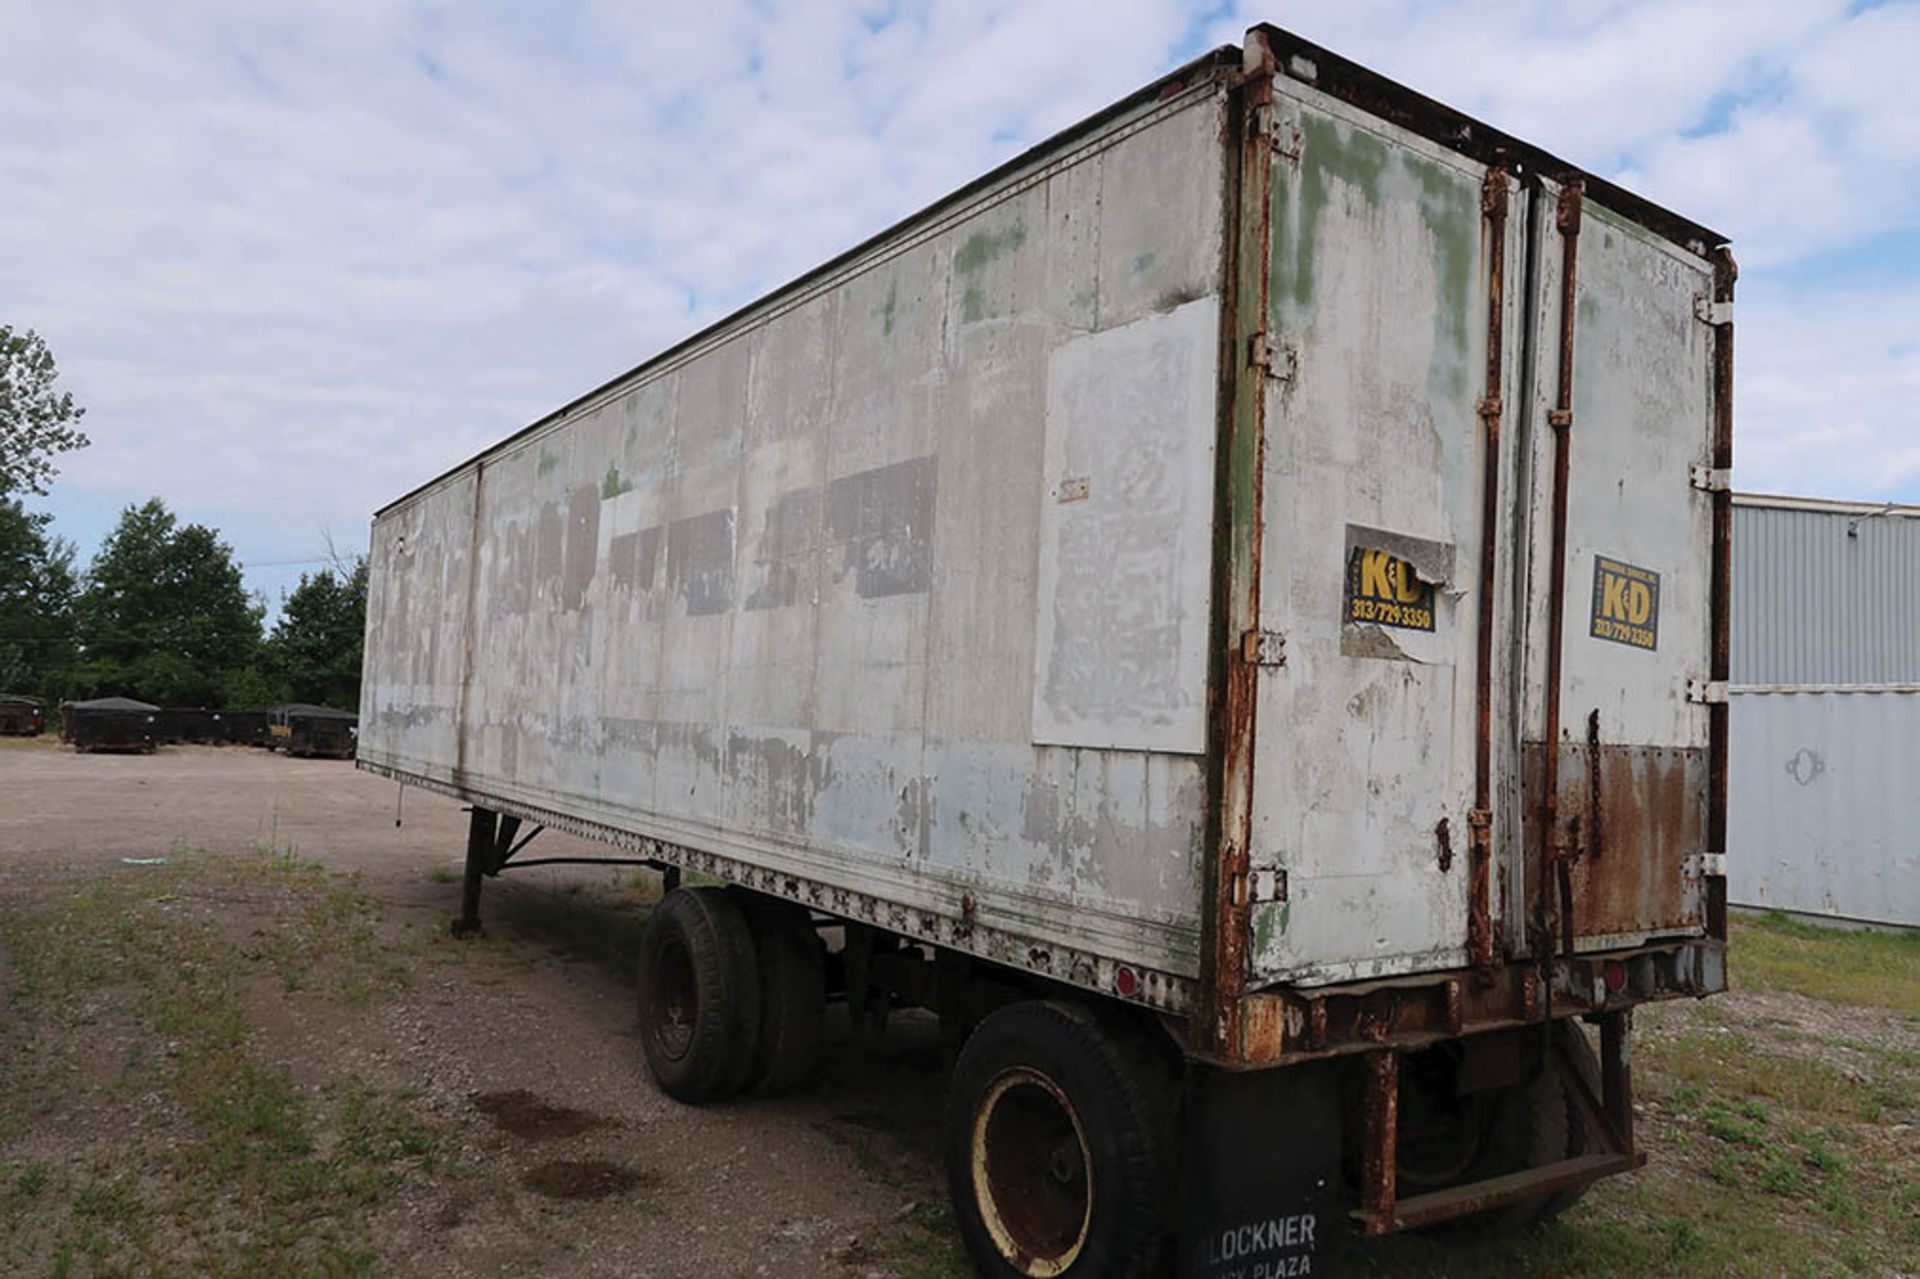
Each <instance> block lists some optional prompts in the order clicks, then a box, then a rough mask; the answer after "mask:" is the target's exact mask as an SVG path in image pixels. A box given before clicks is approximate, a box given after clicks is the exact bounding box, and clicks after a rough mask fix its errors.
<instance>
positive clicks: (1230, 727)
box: [1194, 40, 1275, 1058]
mask: <svg viewBox="0 0 1920 1279" xmlns="http://www.w3.org/2000/svg"><path fill="white" fill-rule="evenodd" d="M1274 71H1275V68H1274V66H1273V61H1272V58H1271V55H1270V54H1269V53H1268V52H1267V50H1266V47H1265V44H1264V42H1263V41H1260V40H1249V41H1248V44H1247V48H1246V56H1245V61H1244V64H1243V67H1242V70H1241V75H1240V79H1239V83H1238V86H1237V87H1236V89H1235V91H1234V92H1235V97H1234V99H1232V102H1231V105H1230V107H1229V110H1228V113H1227V115H1228V120H1227V129H1228V131H1229V133H1228V139H1227V142H1228V148H1227V155H1228V157H1229V159H1228V163H1229V166H1230V168H1231V173H1230V180H1229V181H1228V183H1227V184H1226V199H1227V202H1228V207H1227V214H1228V216H1227V220H1226V226H1227V228H1228V230H1227V235H1226V237H1225V238H1226V241H1227V243H1226V246H1225V249H1224V252H1225V254H1226V261H1225V265H1224V271H1225V275H1224V279H1225V281H1226V285H1225V287H1226V289H1227V291H1228V298H1227V301H1226V304H1225V305H1224V306H1223V308H1222V316H1221V324H1222V353H1223V358H1222V361H1221V401H1220V413H1221V420H1220V431H1221V436H1222V439H1221V447H1220V449H1219V450H1218V455H1219V471H1218V475H1217V478H1216V481H1215V488H1216V495H1217V496H1216V509H1217V510H1218V511H1219V512H1220V517H1219V519H1218V520H1217V521H1216V523H1215V529H1216V533H1215V545H1214V569H1213V572H1214V581H1215V583H1216V584H1217V585H1216V590H1215V599H1216V601H1217V602H1216V604H1215V607H1214V620H1213V631H1214V635H1213V639H1214V642H1213V643H1212V645H1211V649H1212V652H1213V659H1212V661H1211V662H1210V663H1209V665H1210V668H1211V674H1210V679H1209V683H1208V697H1209V701H1210V702H1211V706H1210V712H1209V715H1208V722H1209V725H1210V731H1209V737H1210V741H1209V743H1208V773H1209V776H1210V781H1211V795H1212V802H1211V803H1209V804H1208V805H1207V810H1208V815H1207V826H1208V829H1207V838H1206V850H1207V853H1206V855H1207V861H1208V863H1209V865H1208V873H1207V875H1206V877H1205V879H1204V880H1203V882H1204V883H1205V884H1206V885H1207V888H1206V892H1205V894H1204V900H1203V902H1202V905H1201V945H1200V979H1201V991H1202V995H1203V1000H1204V1003H1203V1007H1202V1010H1201V1011H1202V1016H1203V1018H1204V1021H1203V1022H1202V1027H1201V1029H1200V1032H1199V1033H1198V1034H1197V1035H1195V1036H1194V1037H1195V1039H1197V1040H1199V1041H1200V1042H1201V1043H1202V1044H1204V1045H1205V1046H1206V1049H1207V1050H1208V1051H1209V1053H1210V1054H1211V1055H1213V1056H1218V1057H1225V1058H1232V1057H1235V1056H1237V1055H1238V1053H1239V1044H1240V1041H1241V1037H1242V1031H1243V1016H1244V1012H1245V1009H1244V1007H1243V1002H1242V996H1243V995H1244V994H1245V993H1246V984H1247V944H1248V934H1249V919H1250V916H1251V909H1250V905H1249V901H1248V898H1249V893H1248V884H1247V880H1248V871H1249V869H1250V867H1251V865H1252V838H1253V757H1254V746H1255V741H1256V737H1255V732H1254V729H1255V719H1256V714H1257V709H1258V707H1257V703H1258V699H1259V692H1260V688H1259V684H1260V670H1261V668H1260V666H1259V664H1258V663H1257V662H1256V661H1249V660H1248V655H1247V654H1246V653H1245V652H1244V651H1243V648H1242V646H1241V645H1240V644H1239V643H1238V637H1239V636H1241V635H1244V634H1246V633H1247V632H1248V631H1250V630H1252V629H1254V628H1256V627H1258V626H1259V624H1260V552H1261V541H1262V535H1261V530H1262V519H1261V510H1262V502H1263V491H1262V490H1263V485H1264V470H1265V450H1266V401H1267V385H1266V375H1265V374H1264V372H1261V371H1259V370H1257V369H1256V370H1251V371H1250V370H1249V369H1247V368H1246V367H1245V365H1244V361H1243V360H1242V359H1241V358H1240V352H1242V351H1244V350H1246V349H1247V345H1246V344H1247V342H1248V341H1249V340H1250V337H1251V335H1252V334H1253V333H1256V332H1264V331H1265V329H1266V325H1267V314H1268V310H1269V306H1268V303H1269V290H1270V287H1271V281H1270V278H1269V277H1270V271H1269V262H1268V259H1269V256H1270V255H1269V252H1268V247H1269V242H1270V240H1271V237H1272V222H1273V202H1272V199H1271V195H1272V188H1273V148H1272V146H1271V144H1270V141H1269V139H1268V137H1267V135H1266V133H1265V132H1264V131H1263V129H1262V128H1261V124H1262V123H1263V117H1264V115H1265V113H1267V112H1269V111H1270V109H1271V107H1272V103H1273V77H1274Z"/></svg>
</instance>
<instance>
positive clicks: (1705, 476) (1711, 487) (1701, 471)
mask: <svg viewBox="0 0 1920 1279" xmlns="http://www.w3.org/2000/svg"><path fill="white" fill-rule="evenodd" d="M1687 483H1689V484H1691V485H1693V487H1695V488H1697V489H1700V490H1702V491H1704V492H1707V493H1729V492H1732V491H1733V470H1732V468H1730V467H1725V466H1706V465H1704V464H1702V463H1699V462H1694V463H1691V464H1690V465H1689V466H1688V467H1687Z"/></svg>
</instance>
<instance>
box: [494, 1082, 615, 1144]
mask: <svg viewBox="0 0 1920 1279" xmlns="http://www.w3.org/2000/svg"><path fill="white" fill-rule="evenodd" d="M471 1100H472V1101H473V1108H474V1109H475V1110H477V1111H479V1112H480V1113H481V1114H483V1115H485V1116H486V1117H487V1118H489V1119H491V1120H493V1126H494V1127H496V1128H498V1129H499V1130H500V1131H501V1132H504V1133H506V1134H508V1135H509V1136H513V1137H519V1138H521V1139H522V1140H525V1141H548V1140H552V1139H555V1138H559V1137H577V1136H579V1135H580V1134H581V1133H583V1132H592V1131H593V1130H594V1129H596V1128H605V1127H608V1126H609V1124H610V1121H609V1120H607V1119H604V1118H602V1117H601V1116H599V1115H596V1114H593V1113H591V1112H590V1111H585V1110H575V1109H574V1108H573V1107H572V1106H556V1105H553V1104H552V1103H551V1102H547V1101H542V1100H541V1099H540V1098H539V1097H537V1096H535V1095H534V1094H533V1093H530V1092H528V1091H527V1090H526V1089H524V1088H515V1089H512V1090H510V1091H508V1092H483V1093H475V1094H474V1095H473V1097H472V1099H471Z"/></svg>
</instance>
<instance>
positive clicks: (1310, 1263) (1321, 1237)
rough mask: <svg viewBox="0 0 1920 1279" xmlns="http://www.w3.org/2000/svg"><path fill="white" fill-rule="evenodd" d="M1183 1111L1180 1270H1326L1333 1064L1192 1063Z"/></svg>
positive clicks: (1242, 1273)
mask: <svg viewBox="0 0 1920 1279" xmlns="http://www.w3.org/2000/svg"><path fill="white" fill-rule="evenodd" d="M1182 1120H1183V1123H1182V1128H1183V1132H1182V1137H1181V1146H1182V1154H1183V1160H1182V1169H1183V1174H1182V1176H1181V1196H1182V1202H1181V1205H1180V1219H1181V1230H1180V1239H1181V1245H1180V1272H1179V1273H1180V1279H1288V1277H1289V1276H1294V1275H1321V1274H1325V1273H1327V1271H1326V1258H1327V1256H1328V1254H1329V1253H1330V1251H1331V1249H1332V1247H1333V1244H1334V1240H1333V1239H1332V1238H1331V1237H1330V1236H1331V1235H1332V1233H1333V1232H1334V1231H1336V1230H1339V1229H1340V1228H1341V1216H1340V1150H1341V1146H1340V1141H1341V1138H1340V1090H1339V1081H1338V1075H1337V1073H1336V1072H1335V1071H1334V1070H1332V1069H1330V1068H1328V1067H1327V1066H1325V1065H1309V1066H1295V1067H1289V1068H1288V1069H1285V1070H1263V1071H1253V1072H1248V1073H1235V1072H1230V1071H1224V1070H1215V1069H1212V1068H1210V1067H1207V1066H1201V1065H1198V1064H1194V1065H1190V1066H1189V1067H1188V1069H1187V1077H1186V1085H1185V1090H1184V1093H1183V1096H1182Z"/></svg>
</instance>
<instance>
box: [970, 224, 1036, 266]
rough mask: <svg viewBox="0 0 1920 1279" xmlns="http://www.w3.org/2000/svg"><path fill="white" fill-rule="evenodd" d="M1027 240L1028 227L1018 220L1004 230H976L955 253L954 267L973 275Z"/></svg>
mask: <svg viewBox="0 0 1920 1279" xmlns="http://www.w3.org/2000/svg"><path fill="white" fill-rule="evenodd" d="M1026 242H1027V228H1026V227H1025V226H1023V225H1021V224H1020V223H1018V222H1016V223H1014V224H1013V225H1012V226H1010V227H1008V228H1007V229H1006V230H1004V231H975V232H974V233H973V234H972V235H970V236H968V237H967V238H966V241H965V242H964V243H962V244H961V246H960V251H959V252H958V253H956V254H954V255H953V269H954V270H956V271H958V272H960V273H961V274H962V275H972V274H973V273H974V272H976V271H979V270H981V269H982V268H983V267H985V266H986V265H987V264H988V263H990V262H992V261H993V260H994V259H995V258H999V257H1004V256H1005V255H1006V254H1009V253H1011V252H1013V251H1014V250H1015V249H1018V248H1019V247H1020V246H1021V245H1023V244H1025V243H1026Z"/></svg>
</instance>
